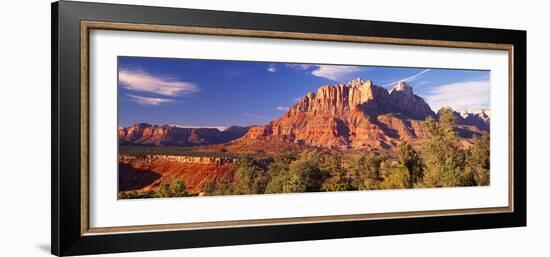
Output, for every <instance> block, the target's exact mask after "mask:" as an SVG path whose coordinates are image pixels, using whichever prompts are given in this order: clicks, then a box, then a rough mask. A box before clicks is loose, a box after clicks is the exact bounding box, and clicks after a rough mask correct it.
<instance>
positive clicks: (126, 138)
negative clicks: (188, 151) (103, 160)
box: [118, 123, 248, 146]
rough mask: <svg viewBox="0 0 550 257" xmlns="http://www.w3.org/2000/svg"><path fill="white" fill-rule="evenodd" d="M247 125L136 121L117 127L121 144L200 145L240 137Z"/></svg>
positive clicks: (218, 142) (246, 129)
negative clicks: (195, 125)
mask: <svg viewBox="0 0 550 257" xmlns="http://www.w3.org/2000/svg"><path fill="white" fill-rule="evenodd" d="M246 132H248V127H239V126H231V127H229V128H227V129H225V130H223V131H220V130H219V129H217V128H181V127H177V126H173V125H163V126H158V125H151V124H148V123H137V124H134V125H131V126H129V127H122V128H119V129H118V138H119V144H121V145H153V146H200V145H211V144H221V143H226V142H229V141H231V140H234V139H237V138H240V137H242V136H243V135H244V134H246Z"/></svg>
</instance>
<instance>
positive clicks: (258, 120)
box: [117, 56, 491, 199]
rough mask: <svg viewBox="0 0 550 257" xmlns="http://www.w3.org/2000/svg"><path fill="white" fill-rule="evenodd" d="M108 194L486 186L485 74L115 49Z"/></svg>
mask: <svg viewBox="0 0 550 257" xmlns="http://www.w3.org/2000/svg"><path fill="white" fill-rule="evenodd" d="M117 84H118V199H138V198H166V197H208V196H230V195H257V194H280V193H303V192H309V193H322V192H336V191H360V190H390V189H402V190H403V189H419V188H446V187H447V188H448V187H474V186H489V185H490V121H491V105H490V89H491V81H490V71H489V70H460V69H441V68H430V67H422V68H419V67H387V66H355V65H333V64H311V63H281V62H258V61H232V60H203V59H176V58H154V57H130V56H119V57H118V83H117Z"/></svg>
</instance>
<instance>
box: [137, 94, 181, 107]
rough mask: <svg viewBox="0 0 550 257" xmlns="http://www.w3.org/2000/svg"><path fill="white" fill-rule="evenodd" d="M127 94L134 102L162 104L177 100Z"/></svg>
mask: <svg viewBox="0 0 550 257" xmlns="http://www.w3.org/2000/svg"><path fill="white" fill-rule="evenodd" d="M126 95H127V96H129V97H130V98H131V99H132V100H133V101H134V102H136V103H138V104H142V105H161V104H165V103H173V102H175V101H174V100H172V99H167V98H156V97H145V96H139V95H132V94H126Z"/></svg>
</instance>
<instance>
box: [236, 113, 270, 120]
mask: <svg viewBox="0 0 550 257" xmlns="http://www.w3.org/2000/svg"><path fill="white" fill-rule="evenodd" d="M243 115H245V116H248V117H252V118H256V119H262V120H271V119H272V118H270V117H267V116H263V115H259V114H254V113H248V112H245V113H243Z"/></svg>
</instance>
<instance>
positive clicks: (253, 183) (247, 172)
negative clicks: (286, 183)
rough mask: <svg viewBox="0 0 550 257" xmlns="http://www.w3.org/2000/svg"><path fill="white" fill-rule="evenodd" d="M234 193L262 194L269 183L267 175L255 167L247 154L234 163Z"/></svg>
mask: <svg viewBox="0 0 550 257" xmlns="http://www.w3.org/2000/svg"><path fill="white" fill-rule="evenodd" d="M236 166H237V168H236V169H235V173H234V174H235V182H236V183H235V191H236V193H237V194H263V193H264V192H265V188H266V186H267V184H268V182H269V178H268V177H267V173H266V171H265V170H263V169H262V168H261V167H259V166H258V165H256V163H255V162H254V159H253V158H252V157H251V156H250V155H248V154H242V155H241V156H239V158H238V159H237V161H236Z"/></svg>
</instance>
